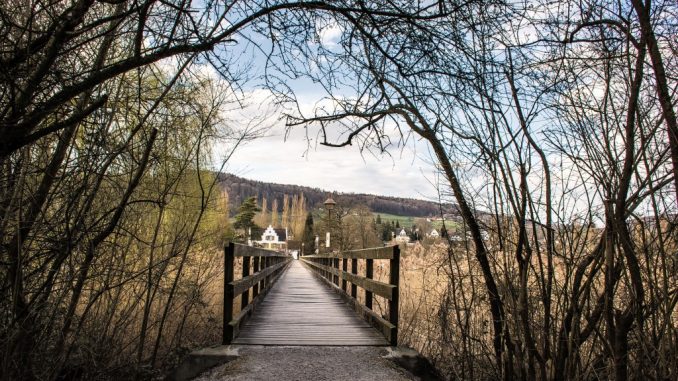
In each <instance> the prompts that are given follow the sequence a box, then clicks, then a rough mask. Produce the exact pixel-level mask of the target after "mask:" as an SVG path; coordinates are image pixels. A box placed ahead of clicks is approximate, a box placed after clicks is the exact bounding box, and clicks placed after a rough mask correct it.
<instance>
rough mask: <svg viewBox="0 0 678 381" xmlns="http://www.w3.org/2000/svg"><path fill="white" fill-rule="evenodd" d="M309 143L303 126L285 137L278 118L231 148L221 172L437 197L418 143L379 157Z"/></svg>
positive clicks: (428, 161) (427, 158) (330, 187)
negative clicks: (262, 134) (257, 134)
mask: <svg viewBox="0 0 678 381" xmlns="http://www.w3.org/2000/svg"><path fill="white" fill-rule="evenodd" d="M310 145H311V146H310V147H309V142H308V141H307V139H306V134H305V132H304V130H303V129H297V130H292V131H291V132H290V133H289V134H288V136H287V137H286V136H285V129H284V122H283V121H282V120H280V121H278V122H277V123H274V124H273V125H272V126H271V127H270V129H269V130H268V131H267V133H266V136H265V137H263V138H258V139H255V140H253V141H251V142H248V143H246V144H245V145H244V146H241V147H239V148H238V149H236V151H235V153H234V154H233V156H232V157H231V159H230V160H229V163H228V166H227V168H226V171H227V172H229V173H232V174H235V175H237V176H241V177H245V178H248V179H252V180H259V181H265V182H273V183H279V184H295V185H304V186H310V187H316V188H320V189H323V190H327V191H336V192H353V193H368V194H377V195H384V196H396V197H408V198H417V199H425V200H436V199H437V191H436V188H435V186H433V183H435V178H436V176H435V173H436V171H435V167H434V165H433V164H432V161H431V158H430V155H429V152H428V150H427V147H426V145H425V144H424V143H423V142H417V143H412V144H408V145H407V146H406V147H404V148H403V147H401V148H394V149H393V150H392V152H391V153H390V155H388V154H384V155H379V156H375V155H372V154H371V153H365V154H364V155H361V153H360V152H359V150H358V149H357V148H356V147H353V146H348V147H342V148H331V147H325V146H320V145H315V144H314V142H310Z"/></svg>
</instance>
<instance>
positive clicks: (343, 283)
mask: <svg viewBox="0 0 678 381" xmlns="http://www.w3.org/2000/svg"><path fill="white" fill-rule="evenodd" d="M341 270H342V271H343V272H346V270H348V259H346V258H342V259H341ZM346 287H347V286H346V279H343V278H342V279H341V289H342V290H344V292H346Z"/></svg>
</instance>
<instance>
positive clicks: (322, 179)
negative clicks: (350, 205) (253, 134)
mask: <svg viewBox="0 0 678 381" xmlns="http://www.w3.org/2000/svg"><path fill="white" fill-rule="evenodd" d="M318 32H319V41H318V43H320V44H322V45H323V46H324V47H325V48H330V49H331V48H334V47H337V46H338V45H337V42H338V41H339V39H340V38H341V35H342V33H343V31H342V30H341V29H340V28H339V27H337V26H336V25H327V26H326V27H325V28H323V29H322V30H319V31H318ZM250 38H253V39H254V40H256V41H257V42H258V43H261V44H263V45H264V46H267V45H266V44H267V41H266V39H264V38H263V37H262V36H250ZM250 54H251V55H253V56H250ZM246 56H247V57H250V59H252V58H253V59H254V61H253V64H254V67H255V68H256V67H257V66H258V64H261V60H262V59H264V58H263V57H261V56H258V55H257V53H256V50H255V51H250V52H248V53H245V52H243V57H246ZM255 70H256V69H255ZM287 85H288V86H290V87H294V93H295V97H296V98H297V101H298V102H299V104H298V106H299V109H300V110H302V111H303V112H305V113H308V114H309V115H310V114H313V112H312V110H313V109H314V108H315V107H319V106H320V104H319V102H322V101H321V98H322V97H323V95H325V94H323V93H324V92H323V91H319V90H320V89H319V88H317V87H315V86H317V85H314V84H312V83H311V82H310V81H304V80H297V81H293V80H291V79H290V82H289V83H287ZM271 98H272V97H271V93H270V92H268V91H267V90H262V89H261V88H260V87H259V88H257V87H256V86H254V87H250V88H249V89H247V90H246V94H245V96H244V97H243V99H245V100H246V104H245V105H244V107H242V108H239V109H237V110H234V113H235V114H233V115H230V116H229V119H231V120H232V121H233V122H234V123H235V124H236V125H240V126H243V125H246V124H248V123H253V121H254V123H257V122H261V124H262V125H265V126H266V129H267V130H266V133H265V136H264V137H262V138H257V139H254V140H252V141H250V142H248V143H246V144H245V145H243V146H240V147H239V148H238V149H236V151H235V152H234V154H233V156H232V157H231V158H230V160H229V161H228V165H227V167H226V168H225V171H226V172H229V173H232V174H234V175H237V176H240V177H245V178H248V179H252V180H259V181H264V182H273V183H279V184H294V185H303V186H309V187H315V188H320V189H323V190H326V191H334V192H342V193H345V192H352V193H368V194H376V195H384V196H395V197H407V198H416V199H424V200H433V201H436V200H438V192H437V190H436V187H435V186H434V185H433V184H434V183H435V179H436V173H437V172H436V170H435V166H434V165H433V160H432V159H431V154H430V153H429V150H428V146H427V144H425V143H424V142H423V141H417V140H416V139H413V138H412V137H409V138H408V139H407V144H406V145H405V146H404V147H403V146H400V147H397V148H396V147H394V148H393V149H391V150H390V152H389V153H388V154H382V155H373V154H371V153H369V152H365V153H364V154H362V155H361V152H360V151H359V150H358V148H357V147H355V146H348V147H343V148H331V147H326V146H321V145H318V144H315V141H314V138H315V136H311V137H309V138H310V139H311V141H309V138H307V136H306V131H305V130H304V129H303V128H298V129H293V130H291V131H286V130H285V122H284V120H282V119H281V118H280V115H281V114H280V110H278V109H276V108H275V107H274V106H271ZM236 114H237V115H236ZM393 128H394V133H395V126H393ZM392 141H394V142H396V141H398V137H397V136H393V137H392ZM224 150H225V148H224V149H219V148H218V147H217V152H223V151H224Z"/></svg>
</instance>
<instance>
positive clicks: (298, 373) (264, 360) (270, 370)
mask: <svg viewBox="0 0 678 381" xmlns="http://www.w3.org/2000/svg"><path fill="white" fill-rule="evenodd" d="M386 355H387V351H386V350H385V349H384V348H379V347H311V346H306V347H302V346H296V347H287V346H275V347H264V346H240V347H239V348H238V356H239V357H238V358H237V359H236V360H234V361H231V362H229V363H226V364H224V365H220V366H217V367H215V368H213V369H210V370H209V371H207V372H205V373H203V374H202V375H201V376H200V377H198V378H196V380H200V381H217V380H219V381H221V380H229V381H230V380H266V381H268V380H275V381H288V380H289V381H292V380H300V381H302V380H303V381H305V380H314V381H315V380H317V381H329V380H342V381H344V380H375V381H376V380H378V381H385V380H388V381H401V380H402V381H404V380H414V379H415V378H413V377H412V376H411V375H410V374H409V373H407V372H406V371H404V370H403V369H402V368H399V367H398V366H397V365H396V364H394V363H393V362H392V361H390V360H388V359H387V358H383V357H382V356H386Z"/></svg>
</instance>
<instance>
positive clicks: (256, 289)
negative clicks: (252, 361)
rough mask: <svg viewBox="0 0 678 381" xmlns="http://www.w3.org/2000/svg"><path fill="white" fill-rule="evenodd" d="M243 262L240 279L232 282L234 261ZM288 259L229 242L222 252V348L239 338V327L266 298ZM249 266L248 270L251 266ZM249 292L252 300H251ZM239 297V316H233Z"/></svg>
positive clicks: (282, 255) (289, 257)
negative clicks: (236, 300)
mask: <svg viewBox="0 0 678 381" xmlns="http://www.w3.org/2000/svg"><path fill="white" fill-rule="evenodd" d="M236 258H242V278H241V279H238V280H235V279H234V271H235V270H234V269H235V259H236ZM291 259H292V257H291V256H289V255H286V254H283V253H280V252H277V251H272V250H266V249H261V248H258V247H251V246H246V245H241V244H236V243H233V242H230V243H229V244H228V245H226V247H225V249H224V312H223V314H224V326H223V337H222V343H223V344H230V343H231V342H232V341H233V339H234V338H235V337H237V336H238V332H239V330H240V325H241V324H242V323H243V322H244V321H245V320H246V319H247V318H248V317H249V316H250V315H251V314H252V311H253V310H254V308H255V307H256V305H257V304H258V303H259V302H260V301H261V300H262V299H263V298H264V296H266V293H267V292H268V290H269V289H270V288H271V286H272V285H273V283H274V282H275V280H276V279H277V278H278V276H280V274H281V273H282V271H283V270H284V268H285V266H286V265H288V264H289V263H290V260H291ZM250 265H251V266H250ZM250 289H252V300H250V298H249V296H250ZM238 296H241V303H240V312H238V314H237V315H236V316H233V312H234V311H233V303H234V301H235V298H237V297H238Z"/></svg>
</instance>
